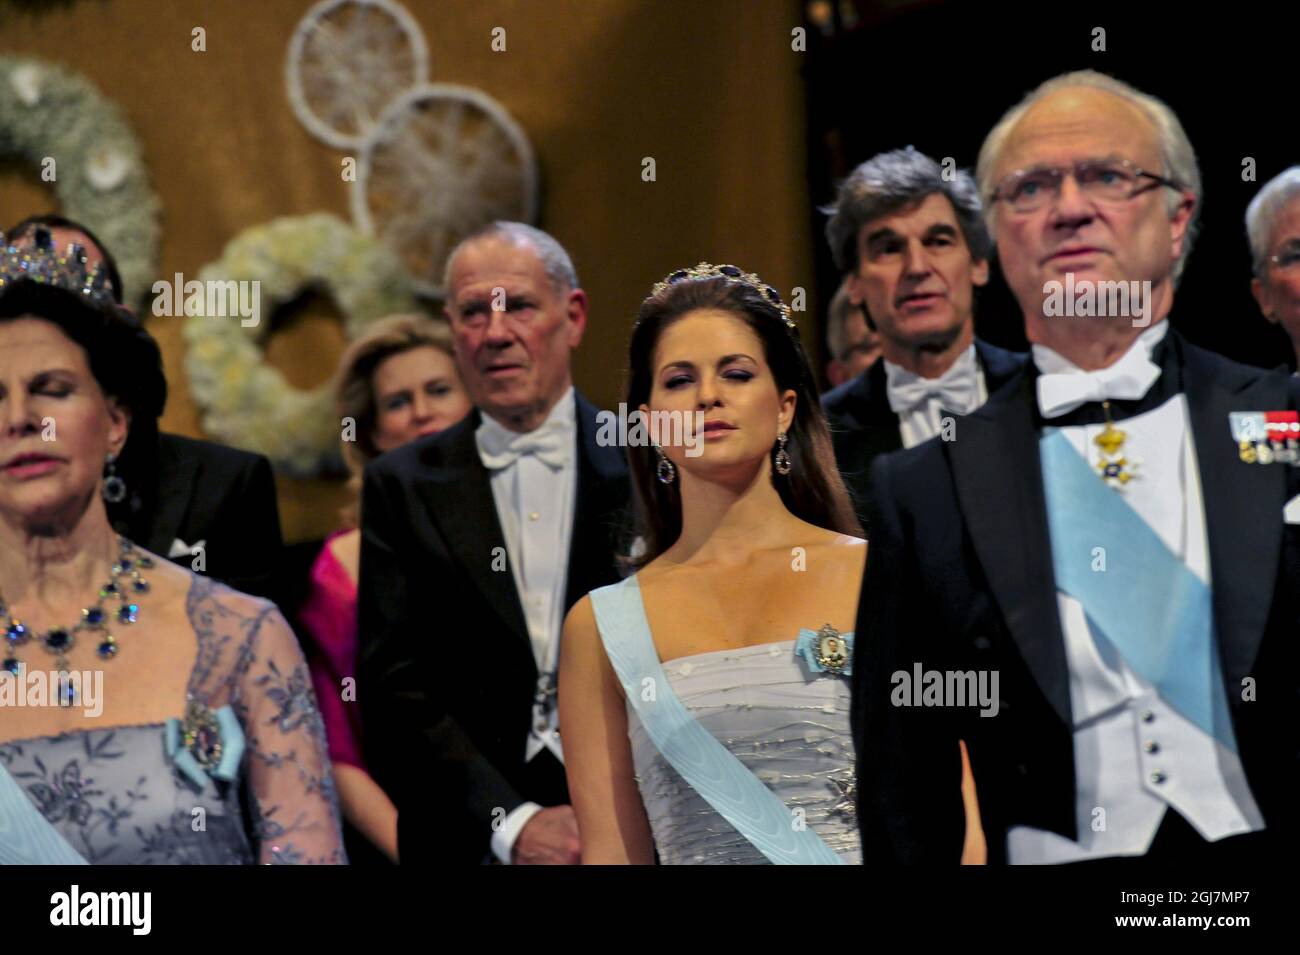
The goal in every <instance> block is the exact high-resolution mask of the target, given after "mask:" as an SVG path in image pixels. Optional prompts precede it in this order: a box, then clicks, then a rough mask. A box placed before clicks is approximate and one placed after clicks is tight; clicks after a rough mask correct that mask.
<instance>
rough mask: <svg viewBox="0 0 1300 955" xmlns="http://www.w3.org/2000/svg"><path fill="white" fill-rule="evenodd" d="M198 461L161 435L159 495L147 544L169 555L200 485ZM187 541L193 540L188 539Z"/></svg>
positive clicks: (159, 448) (163, 554)
mask: <svg viewBox="0 0 1300 955" xmlns="http://www.w3.org/2000/svg"><path fill="white" fill-rule="evenodd" d="M198 469H199V465H198V461H197V460H196V459H195V458H193V457H187V456H185V455H180V454H177V453H176V446H175V445H173V444H172V443H170V442H169V441H167V440H165V436H163V435H160V436H159V441H158V489H157V491H158V498H157V502H156V503H155V505H154V518H153V520H152V521H151V522H150V523H149V539H148V540H146V541H144V542H143V543H144V547H145V548H146V549H147V550H151V551H153V552H154V553H155V554H159V555H161V556H163V557H166V556H167V555H168V554H170V553H171V548H172V541H174V540H176V539H177V538H178V537H180V530H181V522H182V521H183V520H185V514H186V512H187V511H188V510H189V503H190V498H191V497H192V496H193V494H194V489H195V487H196V486H197V482H196V480H195V479H196V478H197V476H198ZM186 543H194V542H192V541H186Z"/></svg>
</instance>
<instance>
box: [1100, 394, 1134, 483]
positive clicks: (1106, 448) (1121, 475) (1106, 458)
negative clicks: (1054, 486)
mask: <svg viewBox="0 0 1300 955" xmlns="http://www.w3.org/2000/svg"><path fill="white" fill-rule="evenodd" d="M1101 410H1102V411H1103V412H1104V413H1105V415H1106V427H1105V428H1103V429H1102V432H1101V434H1099V435H1097V437H1095V438H1093V439H1092V443H1093V444H1095V445H1096V446H1097V448H1098V449H1099V450H1100V451H1101V460H1100V461H1098V462H1097V470H1098V472H1099V473H1100V474H1101V479H1102V480H1103V481H1105V482H1106V483H1107V484H1109V485H1110V486H1111V487H1115V486H1117V485H1118V486H1120V487H1123V486H1124V485H1125V484H1127V483H1128V482H1129V481H1131V480H1133V470H1134V468H1135V467H1136V465H1135V464H1134V463H1132V462H1130V461H1129V459H1128V458H1126V457H1125V456H1124V455H1122V454H1120V451H1121V450H1122V448H1123V446H1124V441H1125V439H1126V438H1128V432H1127V431H1121V430H1120V429H1119V428H1117V427H1115V422H1114V421H1112V420H1111V417H1110V402H1109V401H1103V402H1102V403H1101Z"/></svg>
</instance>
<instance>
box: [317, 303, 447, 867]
mask: <svg viewBox="0 0 1300 955" xmlns="http://www.w3.org/2000/svg"><path fill="white" fill-rule="evenodd" d="M451 348H452V345H451V333H450V332H449V331H448V329H447V327H446V325H445V324H444V323H442V322H439V321H436V320H434V319H431V318H426V317H424V316H420V315H396V316H393V317H391V318H386V319H383V320H381V321H379V322H376V323H375V325H373V326H372V327H371V328H370V329H368V330H367V331H366V333H365V334H364V335H362V336H361V337H360V338H358V339H357V340H356V341H354V342H352V344H351V345H350V346H349V347H348V350H347V351H346V352H345V353H344V355H343V358H342V360H341V361H340V363H339V371H338V376H337V378H336V385H335V396H336V404H337V407H338V412H339V415H340V417H342V418H351V419H352V420H353V421H354V422H356V432H355V435H356V440H355V441H345V442H344V444H343V451H344V455H345V457H346V458H347V462H348V467H349V469H350V470H351V472H352V480H351V481H350V482H349V488H350V490H351V491H352V492H353V498H352V501H351V502H350V503H349V505H348V506H347V507H346V508H345V509H344V513H343V523H344V526H343V528H341V529H340V530H338V531H335V532H334V533H333V534H331V535H330V536H329V537H328V538H327V539H326V541H325V546H324V547H323V548H322V549H321V552H320V556H319V557H317V558H316V562H315V564H314V565H313V566H312V571H311V591H310V593H309V595H308V597H307V600H306V602H305V603H304V604H303V608H302V611H301V612H300V614H299V617H300V620H301V622H302V625H303V628H304V629H305V630H306V632H307V633H308V634H309V635H310V636H311V638H312V643H313V646H311V647H309V651H310V652H309V656H310V662H311V673H312V680H313V683H314V684H315V688H316V694H317V696H318V697H319V698H320V705H321V712H322V714H323V716H324V719H325V729H326V734H327V736H328V738H329V750H330V759H331V761H332V762H333V763H334V780H335V784H336V786H337V788H338V793H339V803H340V805H341V806H342V810H343V816H344V818H345V819H346V820H347V821H348V822H349V823H351V824H352V826H353V827H354V828H356V829H357V830H358V831H359V832H360V833H361V834H362V835H364V836H365V837H366V838H367V839H368V840H369V841H370V842H371V843H372V844H373V845H374V846H375V847H376V848H377V849H379V850H380V851H381V852H383V853H384V855H385V856H387V857H388V858H389V859H390V860H392V861H393V862H396V861H397V809H396V807H395V806H394V805H393V802H392V800H391V799H389V798H388V796H387V794H386V793H385V792H384V791H383V790H382V789H380V788H379V785H378V784H377V783H376V782H375V781H374V779H373V778H372V777H371V776H370V773H369V772H368V771H367V769H366V764H365V761H364V760H363V759H362V756H361V722H360V716H359V713H358V710H357V707H356V705H355V703H352V702H349V701H351V700H354V699H355V696H354V695H349V696H348V699H347V700H345V699H344V689H345V687H346V686H347V685H348V684H346V683H345V682H344V681H345V680H348V679H349V678H355V676H356V659H357V624H356V621H357V612H356V611H357V577H358V567H359V564H360V552H361V532H360V530H359V527H358V525H359V523H360V522H359V520H358V509H359V507H358V505H359V502H358V500H357V496H356V495H357V492H358V491H359V488H360V481H361V472H362V469H363V468H364V467H365V465H366V462H368V461H370V460H372V459H373V458H375V457H378V456H379V455H380V454H382V453H384V452H385V451H391V450H392V449H393V448H396V447H400V446H401V445H403V444H406V443H407V442H408V441H413V440H415V439H416V438H420V437H423V436H425V435H429V434H436V433H437V432H439V431H442V430H444V429H446V428H449V427H451V426H452V425H454V424H455V423H456V422H458V421H460V420H461V419H462V418H464V417H465V415H467V414H468V413H469V411H470V401H469V396H468V395H467V394H466V392H465V389H464V387H463V386H462V385H461V382H460V377H459V375H458V374H457V371H456V363H455V361H454V360H453V358H452V351H451Z"/></svg>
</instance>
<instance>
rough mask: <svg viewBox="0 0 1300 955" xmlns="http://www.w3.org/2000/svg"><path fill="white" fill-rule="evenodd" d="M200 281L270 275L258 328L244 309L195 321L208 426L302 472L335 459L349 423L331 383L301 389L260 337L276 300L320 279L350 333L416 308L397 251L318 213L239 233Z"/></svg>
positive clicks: (194, 369) (193, 350)
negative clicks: (274, 362) (243, 316)
mask: <svg viewBox="0 0 1300 955" xmlns="http://www.w3.org/2000/svg"><path fill="white" fill-rule="evenodd" d="M199 280H200V281H202V282H205V283H207V282H226V281H230V280H234V281H237V282H246V281H255V282H260V283H261V285H260V311H261V315H260V321H259V322H258V324H257V325H256V326H248V327H246V326H244V325H243V324H242V322H241V320H240V318H239V317H238V316H237V315H232V316H228V317H223V316H219V315H214V316H209V315H203V314H196V315H190V316H189V317H188V318H187V319H186V322H185V329H184V338H185V341H186V343H187V344H188V346H189V347H188V350H187V354H186V356H185V368H186V372H187V374H188V376H189V385H190V393H191V394H192V395H193V396H194V401H195V402H196V403H197V404H198V406H199V408H200V410H201V411H202V414H203V427H204V430H205V431H206V432H207V433H208V434H210V435H212V436H213V437H215V438H217V439H218V440H221V441H226V442H228V443H230V444H233V445H235V446H237V447H241V448H247V449H249V450H251V451H257V452H259V453H261V454H265V455H266V456H267V457H269V458H270V459H271V461H272V462H273V463H274V464H275V465H276V467H277V468H279V469H280V470H282V471H284V472H286V473H289V474H291V475H294V476H299V477H308V476H313V475H316V474H319V473H321V472H322V471H323V470H325V469H328V468H331V467H333V466H335V465H336V464H337V462H338V460H339V439H340V435H341V431H342V427H341V423H340V422H339V420H338V415H337V413H336V412H335V409H334V400H333V393H332V388H331V383H328V382H327V383H326V384H323V385H320V386H319V387H317V388H314V389H311V390H310V391H305V390H303V389H300V388H295V387H294V386H292V385H291V384H289V382H288V381H287V380H286V379H285V377H284V375H283V374H281V373H280V372H279V371H278V370H277V369H275V368H273V367H271V366H270V365H268V364H266V363H265V361H264V360H263V354H262V348H261V342H262V340H263V339H264V338H265V336H266V334H267V333H268V331H269V326H270V321H269V318H270V316H271V314H272V313H273V312H274V311H275V309H276V307H277V306H278V305H281V304H283V303H285V302H287V301H290V300H292V299H293V298H294V297H296V296H297V295H298V294H299V293H300V292H301V291H302V290H303V289H305V288H307V287H309V286H312V285H321V286H323V287H324V288H325V290H326V291H327V292H329V293H330V295H331V297H332V298H333V299H334V302H335V303H336V304H337V305H338V307H339V309H340V310H341V311H342V312H343V316H344V322H345V331H346V333H347V336H348V338H349V339H351V338H355V337H356V336H357V335H358V334H359V333H360V332H361V331H362V330H363V329H364V328H365V327H366V326H367V325H369V324H370V323H371V322H373V321H375V320H376V319H380V318H383V317H385V316H387V315H392V314H395V313H399V312H410V311H413V310H414V309H415V301H414V298H413V297H412V293H411V286H410V280H409V279H408V278H407V277H406V274H405V272H404V271H403V269H402V266H401V263H400V262H399V261H398V259H397V257H396V256H394V255H393V254H392V253H391V252H389V251H388V250H387V248H386V247H385V246H384V245H382V244H381V243H380V242H378V241H377V240H375V239H372V238H370V237H368V236H365V235H362V234H361V233H360V232H358V231H357V230H355V229H353V228H352V227H351V226H350V225H348V224H347V223H345V222H343V221H342V220H340V219H339V218H337V217H336V216H332V215H328V214H326V213H315V214H312V215H307V216H301V217H289V218H283V219H276V220H273V221H272V222H269V223H266V224H264V225H258V226H254V227H253V228H251V229H248V230H246V231H244V232H242V233H240V234H239V235H238V236H236V237H235V238H234V239H232V240H231V241H230V243H229V244H228V245H227V246H226V248H225V252H224V253H223V255H222V257H221V259H220V260H219V261H217V262H214V263H211V264H209V265H206V266H204V267H203V269H202V271H201V272H200V273H199ZM204 307H206V306H204Z"/></svg>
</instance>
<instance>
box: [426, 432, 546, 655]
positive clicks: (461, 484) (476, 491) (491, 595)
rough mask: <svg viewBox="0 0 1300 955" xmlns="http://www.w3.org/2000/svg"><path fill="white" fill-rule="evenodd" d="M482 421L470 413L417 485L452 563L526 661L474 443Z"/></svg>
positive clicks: (519, 609)
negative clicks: (518, 645) (441, 458)
mask: <svg viewBox="0 0 1300 955" xmlns="http://www.w3.org/2000/svg"><path fill="white" fill-rule="evenodd" d="M481 420H482V417H481V415H480V412H479V411H478V409H475V410H474V411H473V413H472V414H471V415H470V416H469V417H468V418H466V419H465V420H464V421H463V422H462V423H461V424H460V425H458V428H459V430H458V431H457V433H456V434H455V435H453V436H452V439H451V441H450V442H449V443H448V445H447V452H446V458H445V460H444V461H443V462H442V464H441V466H439V467H435V468H433V469H431V472H430V473H429V474H427V475H426V476H424V477H423V478H422V479H421V480H420V481H419V483H418V485H417V486H418V487H419V491H420V496H421V497H422V498H423V499H424V503H425V505H426V506H427V507H428V509H429V513H430V515H431V516H432V518H433V520H434V522H435V523H436V524H437V525H438V528H439V529H440V530H441V531H442V538H443V541H444V543H445V544H446V546H447V549H448V550H449V551H450V552H451V554H452V558H453V560H454V562H455V563H456V564H458V565H459V566H461V567H463V568H464V570H465V573H466V574H467V575H468V576H469V578H470V579H471V580H472V581H473V582H474V584H475V585H476V586H477V587H478V589H479V592H480V593H481V594H482V595H483V598H484V602H485V603H486V604H487V605H488V606H489V607H491V608H492V609H493V610H494V611H495V612H496V613H497V615H498V616H499V617H500V618H501V620H502V621H503V622H504V623H505V625H506V627H507V628H508V629H509V630H510V632H511V633H514V634H516V635H517V636H518V637H519V639H520V640H522V641H524V642H525V644H527V645H529V647H530V651H529V658H530V659H531V658H532V652H531V644H530V643H529V636H528V624H527V623H526V622H525V620H524V608H523V604H522V603H521V602H520V600H519V591H518V590H517V589H516V587H515V577H514V571H513V570H512V569H511V568H510V562H509V557H508V551H507V549H506V538H505V533H504V532H503V531H502V530H501V521H500V518H498V517H497V509H496V501H495V499H494V498H493V497H492V485H491V482H490V480H489V476H488V470H487V468H485V467H484V466H483V462H482V460H480V458H479V456H478V446H477V444H475V441H474V432H475V430H477V428H478V426H479V423H480V421H481ZM497 548H500V550H497ZM498 556H499V557H500V559H498ZM494 567H500V568H502V569H501V570H496V569H494Z"/></svg>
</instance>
